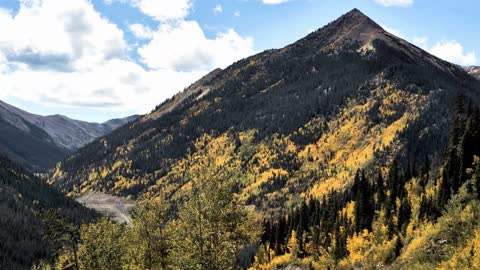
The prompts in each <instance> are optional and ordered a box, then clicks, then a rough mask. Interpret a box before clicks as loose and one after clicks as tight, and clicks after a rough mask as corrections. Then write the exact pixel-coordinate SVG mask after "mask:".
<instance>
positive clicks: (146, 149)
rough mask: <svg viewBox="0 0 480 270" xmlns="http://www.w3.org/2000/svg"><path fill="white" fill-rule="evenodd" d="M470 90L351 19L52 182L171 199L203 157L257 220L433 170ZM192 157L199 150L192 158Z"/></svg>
mask: <svg viewBox="0 0 480 270" xmlns="http://www.w3.org/2000/svg"><path fill="white" fill-rule="evenodd" d="M479 87H480V82H479V81H478V80H475V79H474V78H473V77H471V76H470V75H468V74H467V73H466V72H465V71H464V70H463V69H462V68H460V67H458V66H456V65H453V64H450V63H448V62H445V61H443V60H440V59H438V58H436V57H434V56H432V55H430V54H428V53H427V52H425V51H423V50H421V49H420V48H417V47H415V46H414V45H411V44H409V43H407V42H406V41H404V40H402V39H399V38H397V37H395V36H393V35H391V34H389V33H388V32H386V31H385V30H384V29H382V28H381V27H380V26H379V25H378V24H376V23H375V22H373V21H372V20H371V19H370V18H368V17H367V16H365V15H364V14H362V13H361V12H360V11H358V10H353V11H351V12H349V13H348V14H345V15H344V16H342V17H340V18H339V19H338V20H336V21H334V22H332V23H330V24H328V25H327V26H325V27H323V28H321V29H320V30H318V31H316V32H313V33H311V34H310V35H308V36H307V37H305V38H304V39H301V40H299V41H298V42H296V43H294V44H292V45H289V46H287V47H285V48H283V49H278V50H269V51H265V52H263V53H260V54H258V55H255V56H252V57H250V58H248V59H244V60H241V61H239V62H237V63H235V64H233V65H232V66H230V67H228V68H226V69H225V70H215V71H213V72H212V73H211V74H209V75H207V76H206V77H204V78H203V79H201V80H200V81H198V82H197V83H195V84H193V85H192V86H191V87H189V88H187V89H186V90H185V91H183V92H181V93H179V94H177V95H176V96H174V97H173V98H172V99H170V100H168V101H166V102H164V103H163V104H161V105H160V106H158V107H157V108H156V109H155V110H154V111H153V112H152V113H150V114H148V115H146V116H145V117H143V118H141V119H139V120H138V121H136V122H134V123H132V124H129V125H126V126H124V127H122V128H120V129H119V130H116V131H115V132H113V133H111V134H110V135H107V136H105V137H102V138H100V139H98V140H96V141H95V142H93V143H91V144H89V145H87V146H86V147H84V148H82V149H80V150H79V151H78V152H76V153H75V154H74V155H72V156H71V157H69V158H67V159H66V160H64V161H63V162H61V163H60V164H59V165H58V166H57V168H56V169H55V171H54V172H53V174H52V175H51V177H50V183H52V184H53V185H54V186H56V187H58V188H60V189H61V190H63V191H65V192H66V193H68V194H70V195H81V194H84V193H86V192H90V191H101V192H106V193H110V194H115V195H121V196H130V197H132V198H143V197H148V196H151V195H153V196H155V195H156V194H160V193H163V194H164V195H165V197H166V198H168V199H170V198H172V199H174V200H175V199H176V198H180V197H181V194H182V192H183V191H185V189H188V186H189V183H188V178H187V177H185V176H186V175H187V173H188V170H189V167H190V166H192V165H193V164H194V160H195V159H196V158H197V157H198V156H200V155H202V151H207V152H208V151H215V149H217V148H218V149H221V150H222V154H221V155H219V157H218V159H222V160H224V161H227V160H232V162H231V163H230V164H231V165H230V166H232V170H234V171H236V172H237V181H236V190H237V192H238V193H239V195H240V197H241V200H242V201H243V202H245V203H246V204H248V205H254V206H255V207H256V208H258V209H260V210H261V211H265V212H275V211H276V210H278V209H281V208H283V207H285V206H289V205H295V204H297V203H299V202H300V201H301V198H302V197H304V196H307V197H308V196H317V197H318V196H322V195H324V194H327V193H328V192H329V191H330V189H334V190H337V189H342V188H345V187H346V186H347V185H348V184H349V183H351V181H352V179H353V178H354V176H355V173H356V171H357V170H359V169H360V170H362V169H368V168H374V167H386V166H388V164H389V163H390V162H391V161H392V160H394V159H395V160H397V161H398V163H399V164H401V165H402V166H408V165H410V166H412V165H414V164H421V163H423V162H424V160H425V159H426V158H428V159H429V160H430V162H431V163H432V164H436V165H438V164H439V163H440V162H441V160H442V158H443V153H444V150H445V148H446V145H447V134H446V133H445V130H447V129H448V125H449V120H450V118H451V115H452V108H453V105H454V102H455V99H456V97H457V96H458V95H464V96H465V97H466V98H468V99H469V100H472V103H474V104H478V100H479V98H480V97H479V95H478V88H479ZM200 150H201V151H200Z"/></svg>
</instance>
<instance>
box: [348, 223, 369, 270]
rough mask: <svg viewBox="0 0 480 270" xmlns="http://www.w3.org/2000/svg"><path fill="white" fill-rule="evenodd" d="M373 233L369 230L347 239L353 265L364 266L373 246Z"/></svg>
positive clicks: (349, 258)
mask: <svg viewBox="0 0 480 270" xmlns="http://www.w3.org/2000/svg"><path fill="white" fill-rule="evenodd" d="M373 238H374V235H373V233H371V232H369V231H368V230H363V232H361V233H358V234H354V235H353V236H352V237H350V238H348V239H347V250H348V252H349V256H348V260H349V262H350V264H351V265H352V266H353V267H362V266H363V265H364V264H365V263H366V259H367V256H368V255H369V253H370V252H371V250H372V248H373Z"/></svg>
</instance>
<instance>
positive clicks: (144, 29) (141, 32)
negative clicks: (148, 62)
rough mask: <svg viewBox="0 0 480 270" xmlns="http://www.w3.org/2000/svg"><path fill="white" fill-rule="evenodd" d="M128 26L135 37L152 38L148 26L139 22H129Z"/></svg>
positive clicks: (151, 32)
mask: <svg viewBox="0 0 480 270" xmlns="http://www.w3.org/2000/svg"><path fill="white" fill-rule="evenodd" d="M128 28H129V29H130V32H132V34H133V35H134V36H135V37H137V38H141V39H152V38H153V31H152V29H150V27H148V26H145V25H143V24H139V23H134V24H130V25H129V26H128Z"/></svg>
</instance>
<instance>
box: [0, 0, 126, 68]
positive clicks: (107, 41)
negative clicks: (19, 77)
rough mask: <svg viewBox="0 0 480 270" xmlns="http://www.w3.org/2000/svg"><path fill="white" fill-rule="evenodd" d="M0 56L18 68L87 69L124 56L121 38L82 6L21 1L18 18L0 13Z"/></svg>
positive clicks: (79, 1) (74, 1)
mask: <svg viewBox="0 0 480 270" xmlns="http://www.w3.org/2000/svg"><path fill="white" fill-rule="evenodd" d="M0 25H2V27H0V51H1V52H2V53H3V54H4V56H5V57H6V59H7V60H8V61H9V62H11V63H14V64H16V65H19V66H28V67H30V68H37V69H43V68H53V69H60V70H72V69H82V68H88V66H90V65H93V64H99V63H103V62H105V61H108V60H109V59H112V58H117V57H121V56H122V55H123V54H124V53H125V51H126V50H127V45H126V43H125V41H124V38H123V32H122V31H121V30H120V29H119V28H118V27H117V26H116V25H114V24H112V23H110V22H108V21H107V20H106V19H104V18H102V17H101V16H100V15H99V14H98V13H97V12H96V11H95V10H94V8H93V6H92V4H91V3H89V2H87V1H84V0H71V1H56V0H42V1H39V0H36V1H22V2H21V4H20V9H19V11H18V14H16V15H12V14H11V13H8V12H6V11H5V10H4V11H2V12H0Z"/></svg>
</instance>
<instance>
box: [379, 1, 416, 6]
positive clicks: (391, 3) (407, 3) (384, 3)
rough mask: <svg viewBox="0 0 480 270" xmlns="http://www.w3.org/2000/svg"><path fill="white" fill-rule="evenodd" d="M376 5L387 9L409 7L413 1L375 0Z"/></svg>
mask: <svg viewBox="0 0 480 270" xmlns="http://www.w3.org/2000/svg"><path fill="white" fill-rule="evenodd" d="M375 2H376V3H378V4H380V5H382V6H385V7H409V6H411V5H413V0H375Z"/></svg>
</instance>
